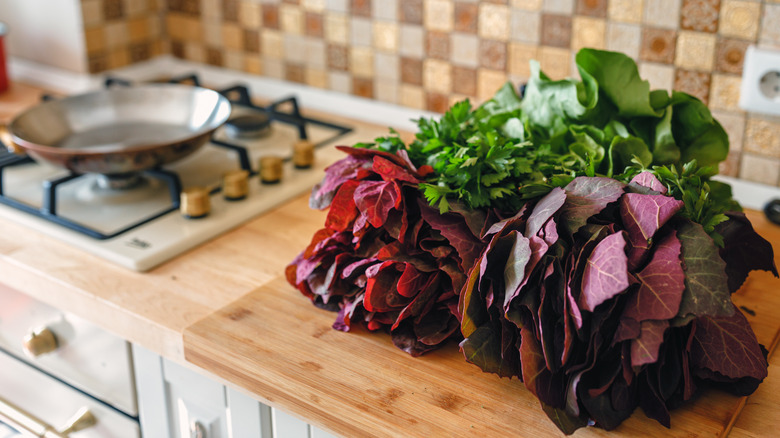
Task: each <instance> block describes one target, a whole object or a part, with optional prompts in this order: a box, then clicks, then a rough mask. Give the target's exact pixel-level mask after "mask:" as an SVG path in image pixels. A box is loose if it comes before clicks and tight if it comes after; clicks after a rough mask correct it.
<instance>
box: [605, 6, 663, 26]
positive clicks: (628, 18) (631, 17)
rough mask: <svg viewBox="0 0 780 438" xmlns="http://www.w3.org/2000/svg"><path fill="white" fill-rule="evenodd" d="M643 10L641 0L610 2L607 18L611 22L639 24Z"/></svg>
mask: <svg viewBox="0 0 780 438" xmlns="http://www.w3.org/2000/svg"><path fill="white" fill-rule="evenodd" d="M648 1H652V0H648ZM643 9H644V1H643V0H611V1H610V2H609V7H608V9H607V17H608V18H609V19H610V20H612V21H620V22H623V23H639V22H640V21H642V10H643ZM675 19H676V17H675Z"/></svg>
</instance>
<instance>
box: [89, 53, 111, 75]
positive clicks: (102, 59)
mask: <svg viewBox="0 0 780 438" xmlns="http://www.w3.org/2000/svg"><path fill="white" fill-rule="evenodd" d="M87 65H88V68H89V72H90V73H100V72H102V71H106V70H108V57H106V55H105V54H104V53H93V54H91V55H89V56H88V57H87Z"/></svg>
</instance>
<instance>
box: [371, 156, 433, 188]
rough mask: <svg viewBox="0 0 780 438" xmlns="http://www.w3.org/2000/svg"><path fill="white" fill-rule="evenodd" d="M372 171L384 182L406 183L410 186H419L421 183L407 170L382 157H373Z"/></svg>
mask: <svg viewBox="0 0 780 438" xmlns="http://www.w3.org/2000/svg"><path fill="white" fill-rule="evenodd" d="M373 169H374V172H376V173H378V174H379V176H381V177H382V179H383V180H385V181H407V182H410V183H412V184H420V183H421V182H422V181H421V180H419V179H417V178H415V176H414V175H412V174H411V173H410V172H409V170H408V169H405V168H403V167H401V166H398V165H396V164H395V163H393V162H391V161H390V160H388V159H386V158H384V157H380V156H377V157H374V166H373Z"/></svg>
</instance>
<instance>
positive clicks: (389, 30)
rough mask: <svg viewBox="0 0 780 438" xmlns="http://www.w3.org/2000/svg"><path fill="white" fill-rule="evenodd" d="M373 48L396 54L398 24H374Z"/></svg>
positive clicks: (379, 22) (377, 22)
mask: <svg viewBox="0 0 780 438" xmlns="http://www.w3.org/2000/svg"><path fill="white" fill-rule="evenodd" d="M373 30H374V47H376V48H377V49H379V50H381V51H385V52H390V53H397V52H398V24H397V23H395V22H392V21H375V22H374V29H373Z"/></svg>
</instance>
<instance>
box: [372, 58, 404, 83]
mask: <svg viewBox="0 0 780 438" xmlns="http://www.w3.org/2000/svg"><path fill="white" fill-rule="evenodd" d="M399 71H400V58H399V57H398V55H395V54H390V53H381V52H377V53H375V54H374V72H375V73H376V77H378V78H383V79H386V81H385V82H398V80H399V78H400V73H399Z"/></svg>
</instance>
